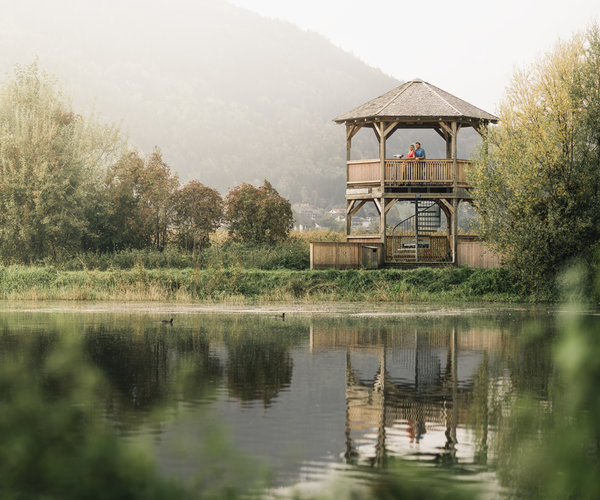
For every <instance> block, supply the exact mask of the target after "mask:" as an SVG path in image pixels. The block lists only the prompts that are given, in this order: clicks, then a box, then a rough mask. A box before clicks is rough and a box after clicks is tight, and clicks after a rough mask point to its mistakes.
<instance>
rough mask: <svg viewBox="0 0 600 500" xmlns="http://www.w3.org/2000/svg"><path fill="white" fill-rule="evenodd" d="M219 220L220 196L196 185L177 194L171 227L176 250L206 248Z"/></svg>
mask: <svg viewBox="0 0 600 500" xmlns="http://www.w3.org/2000/svg"><path fill="white" fill-rule="evenodd" d="M222 218H223V200H222V199H221V195H220V194H219V193H218V192H217V191H216V190H215V189H212V188H209V187H207V186H205V185H204V184H202V183H201V182H198V181H190V182H188V183H187V184H186V185H185V186H184V187H183V188H181V189H180V190H179V191H178V192H177V196H176V198H175V216H174V223H175V227H176V230H177V239H178V243H179V246H180V247H181V248H184V249H186V250H192V251H193V252H195V251H196V250H198V249H201V248H204V247H206V246H208V244H209V236H210V233H212V232H213V231H214V230H215V229H217V227H219V224H220V223H221V219H222Z"/></svg>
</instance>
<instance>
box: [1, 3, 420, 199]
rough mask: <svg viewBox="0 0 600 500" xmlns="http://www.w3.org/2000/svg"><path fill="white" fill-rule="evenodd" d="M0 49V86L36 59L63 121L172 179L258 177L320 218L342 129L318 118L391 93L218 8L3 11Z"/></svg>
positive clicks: (343, 58)
mask: <svg viewBox="0 0 600 500" xmlns="http://www.w3.org/2000/svg"><path fill="white" fill-rule="evenodd" d="M40 4H41V5H40ZM340 22H342V21H340ZM0 46H1V47H2V53H3V57H2V59H1V60H0V71H1V74H2V78H5V77H6V76H7V75H9V74H10V73H11V72H12V67H13V66H14V64H24V65H26V64H29V63H31V62H32V61H33V60H35V58H37V59H38V65H39V67H40V68H41V69H43V70H46V71H48V72H50V73H52V74H55V75H56V76H57V77H58V78H59V79H60V80H61V81H62V83H63V86H64V87H65V89H66V91H67V93H68V94H69V95H70V96H72V97H73V101H74V108H75V110H79V109H81V110H82V111H87V110H89V109H90V108H92V107H93V108H94V109H95V111H96V112H97V113H98V114H99V115H100V118H101V119H102V120H104V121H114V122H117V123H120V124H121V126H122V128H123V129H124V130H126V131H128V133H129V137H130V140H131V142H132V143H133V144H134V145H135V146H137V147H139V148H140V149H141V150H142V151H144V152H150V151H152V150H153V148H154V146H155V145H158V146H159V147H160V148H161V150H162V152H163V156H164V159H165V161H166V162H167V163H168V164H169V165H170V166H171V167H172V169H173V170H175V171H177V172H179V173H180V175H181V178H182V180H186V179H191V178H195V179H198V180H200V181H201V182H203V183H204V184H207V185H209V186H211V187H215V188H216V189H218V190H220V191H221V192H222V193H224V192H226V190H227V189H229V188H232V187H233V186H235V185H236V184H239V183H240V182H251V183H255V184H258V183H261V184H262V180H263V179H264V178H265V177H266V178H268V179H269V180H270V181H271V182H272V183H273V185H274V186H275V187H276V188H277V189H278V190H279V192H280V193H281V194H282V195H283V196H285V197H287V198H289V199H290V200H292V201H306V202H310V203H313V204H317V205H320V206H329V205H332V204H338V205H340V204H342V203H343V186H344V184H343V178H344V173H345V169H344V166H343V165H344V158H345V147H344V130H343V127H341V126H339V125H335V124H334V123H333V122H332V118H334V117H335V116H338V115H339V114H341V113H343V112H346V111H348V110H349V109H352V108H353V107H355V106H356V105H358V104H361V103H362V102H364V101H365V100H367V99H369V98H371V97H373V96H376V95H379V94H381V93H383V92H385V91H387V90H389V89H390V88H393V87H394V86H395V85H397V84H398V83H399V82H398V81H396V80H394V79H392V78H391V77H389V76H386V75H384V74H383V73H382V72H381V71H379V70H376V69H374V68H371V67H369V66H367V65H366V64H364V63H362V62H361V61H360V60H358V59H357V58H356V57H354V56H353V55H351V54H348V53H346V52H344V51H342V50H341V49H338V48H336V47H335V46H333V45H332V44H331V43H330V42H328V41H327V40H326V39H325V38H323V37H322V36H320V35H317V34H315V33H311V32H306V31H303V30H301V29H299V28H297V27H295V26H293V25H291V24H289V23H285V22H282V21H277V20H272V19H266V18H262V17H260V16H258V15H256V14H254V13H251V12H248V11H245V10H243V9H240V8H237V7H235V6H233V5H230V4H228V3H226V2H224V1H222V0H204V1H201V2H189V1H184V0H175V1H169V2H166V1H165V2H158V3H157V2H153V3H151V4H147V3H145V2H139V1H131V0H129V1H124V2H122V3H116V2H110V3H108V2H107V3H103V2H87V1H81V2H71V1H67V0H57V1H54V2H48V5H45V3H42V2H33V1H31V0H23V1H22V2H11V5H7V4H3V5H2V6H0ZM412 77H413V75H407V78H412Z"/></svg>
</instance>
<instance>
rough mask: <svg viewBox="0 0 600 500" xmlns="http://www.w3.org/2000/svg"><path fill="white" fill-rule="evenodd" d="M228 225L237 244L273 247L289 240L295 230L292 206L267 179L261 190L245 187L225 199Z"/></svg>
mask: <svg viewBox="0 0 600 500" xmlns="http://www.w3.org/2000/svg"><path fill="white" fill-rule="evenodd" d="M224 219H225V223H226V224H227V225H228V227H229V234H230V235H231V237H232V238H233V239H234V240H240V241H252V242H257V243H266V242H268V243H273V242H276V241H283V240H285V239H286V238H287V236H288V234H289V232H290V230H291V229H292V227H294V216H293V214H292V207H291V205H290V202H289V201H288V200H286V199H285V198H282V197H281V196H279V193H278V192H277V191H276V190H275V188H274V187H273V186H272V185H271V184H270V183H269V181H267V180H266V179H265V181H264V184H263V185H262V186H261V187H258V188H256V187H254V186H252V185H251V184H247V183H243V184H240V185H239V186H236V187H235V188H233V189H232V190H231V191H230V192H229V193H228V194H227V196H226V198H225V214H224Z"/></svg>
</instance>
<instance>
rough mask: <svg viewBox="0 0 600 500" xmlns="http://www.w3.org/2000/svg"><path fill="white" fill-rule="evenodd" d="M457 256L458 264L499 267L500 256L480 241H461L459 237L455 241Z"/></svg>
mask: <svg viewBox="0 0 600 500" xmlns="http://www.w3.org/2000/svg"><path fill="white" fill-rule="evenodd" d="M457 258H458V265H459V266H469V267H482V268H487V267H500V263H501V258H500V256H499V255H497V254H495V253H494V252H492V251H491V250H490V249H489V248H487V247H486V246H485V245H484V244H483V242H482V241H477V240H467V241H464V240H462V241H461V238H460V237H459V238H458V243H457Z"/></svg>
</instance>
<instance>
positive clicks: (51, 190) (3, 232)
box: [0, 63, 123, 262]
mask: <svg viewBox="0 0 600 500" xmlns="http://www.w3.org/2000/svg"><path fill="white" fill-rule="evenodd" d="M122 146H123V141H122V138H121V136H120V133H119V131H118V129H117V128H115V127H113V126H103V125H100V124H98V123H97V122H96V120H95V118H94V117H93V116H92V117H88V118H86V119H84V118H83V117H82V116H80V115H77V114H75V113H74V112H73V111H72V109H71V106H70V103H69V102H68V100H67V99H66V97H65V96H64V95H63V94H62V92H61V91H60V89H59V88H58V85H57V83H56V81H55V80H54V79H53V78H51V77H49V76H48V75H46V74H45V73H42V72H40V71H39V69H38V67H37V65H36V64H35V63H34V64H32V65H30V66H27V67H16V68H15V75H14V78H13V79H11V80H7V81H6V82H5V83H4V84H3V85H2V87H1V88H0V255H1V257H2V258H3V259H5V260H13V261H24V262H30V261H33V260H37V259H41V258H44V257H47V256H51V257H57V256H59V255H62V254H71V253H73V252H75V251H78V250H80V249H82V248H83V247H84V242H85V239H86V237H88V236H89V234H88V231H89V229H90V225H89V217H90V216H92V215H93V214H94V212H95V206H94V205H95V202H96V201H97V200H98V198H99V196H100V193H99V191H98V190H99V186H100V185H101V183H100V182H99V180H100V178H101V176H102V175H103V173H104V172H105V169H106V168H107V166H108V165H109V164H110V163H111V162H113V161H114V159H115V158H117V157H118V155H119V154H120V151H121V150H122Z"/></svg>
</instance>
